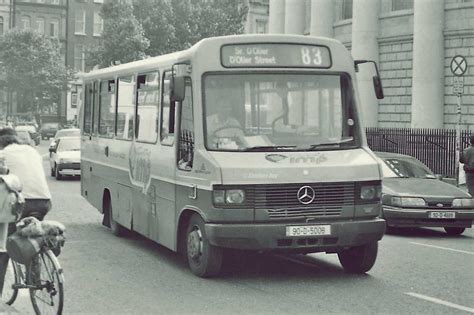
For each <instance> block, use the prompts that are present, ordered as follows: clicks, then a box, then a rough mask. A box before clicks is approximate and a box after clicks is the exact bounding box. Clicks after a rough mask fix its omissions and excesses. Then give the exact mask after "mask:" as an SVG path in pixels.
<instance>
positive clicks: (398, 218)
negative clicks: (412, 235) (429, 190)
mask: <svg viewBox="0 0 474 315" xmlns="http://www.w3.org/2000/svg"><path fill="white" fill-rule="evenodd" d="M429 212H454V213H455V218H454V219H433V218H430V217H429ZM383 217H384V219H385V220H386V221H387V225H388V226H398V227H464V228H466V227H467V228H470V227H472V221H473V220H474V209H459V210H458V209H410V208H395V207H387V206H383Z"/></svg>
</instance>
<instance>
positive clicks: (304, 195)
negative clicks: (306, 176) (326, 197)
mask: <svg viewBox="0 0 474 315" xmlns="http://www.w3.org/2000/svg"><path fill="white" fill-rule="evenodd" d="M296 196H297V197H298V201H299V202H301V203H302V204H304V205H308V204H310V203H312V202H313V201H314V198H315V197H316V193H315V192H314V189H313V187H311V186H303V187H301V188H300V189H298V192H297V193H296Z"/></svg>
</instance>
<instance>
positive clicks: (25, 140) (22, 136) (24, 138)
mask: <svg viewBox="0 0 474 315" xmlns="http://www.w3.org/2000/svg"><path fill="white" fill-rule="evenodd" d="M16 135H17V139H18V142H19V143H20V144H28V145H31V146H34V145H35V142H34V140H33V139H31V135H30V133H29V132H28V131H27V130H17V131H16Z"/></svg>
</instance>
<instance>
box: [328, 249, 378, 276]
mask: <svg viewBox="0 0 474 315" xmlns="http://www.w3.org/2000/svg"><path fill="white" fill-rule="evenodd" d="M377 252H378V242H372V243H368V244H365V245H362V246H356V247H352V248H349V249H344V250H342V251H340V252H338V253H337V255H338V256H339V261H340V262H341V265H342V267H343V268H344V270H345V271H347V272H349V273H366V272H367V271H369V270H370V269H371V268H372V267H373V266H374V264H375V260H376V259H377Z"/></svg>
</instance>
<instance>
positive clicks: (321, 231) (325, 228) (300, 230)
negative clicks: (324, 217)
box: [286, 225, 331, 236]
mask: <svg viewBox="0 0 474 315" xmlns="http://www.w3.org/2000/svg"><path fill="white" fill-rule="evenodd" d="M314 235H331V226H330V225H297V226H287V227H286V236H314Z"/></svg>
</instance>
